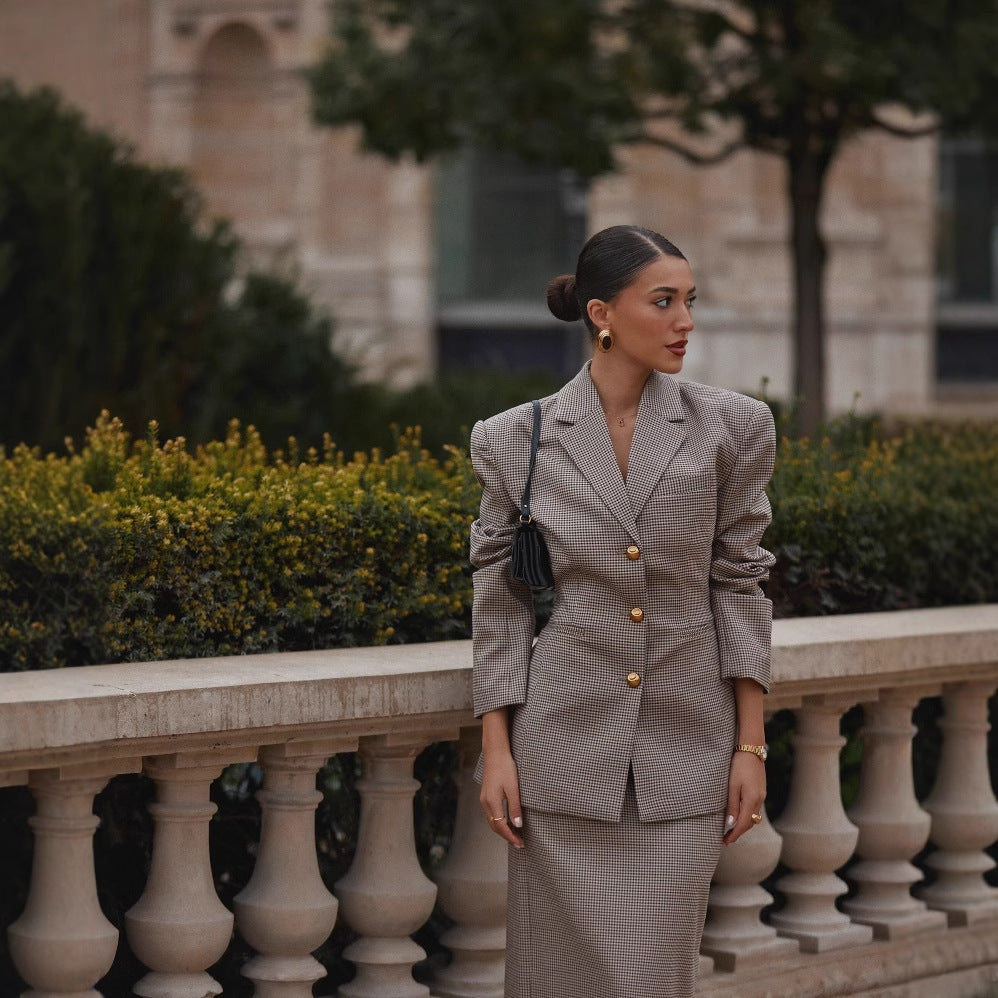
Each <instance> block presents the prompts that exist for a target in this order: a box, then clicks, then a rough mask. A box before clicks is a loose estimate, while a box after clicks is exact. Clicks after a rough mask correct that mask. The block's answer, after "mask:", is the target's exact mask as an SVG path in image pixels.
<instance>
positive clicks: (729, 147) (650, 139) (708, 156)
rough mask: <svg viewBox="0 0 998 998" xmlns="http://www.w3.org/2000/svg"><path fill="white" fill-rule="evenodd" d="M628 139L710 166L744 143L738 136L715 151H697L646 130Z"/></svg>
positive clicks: (725, 157)
mask: <svg viewBox="0 0 998 998" xmlns="http://www.w3.org/2000/svg"><path fill="white" fill-rule="evenodd" d="M628 141H629V142H631V143H636V144H637V143H643V144H647V145H653V146H658V147H659V148H660V149H667V150H669V152H674V153H676V154H677V155H679V156H682V157H683V159H685V160H686V161H687V162H689V163H695V164H696V165H697V166H712V165H714V164H715V163H720V162H721V161H722V160H725V159H727V158H728V157H729V156H730V155H731V154H732V153H733V152H737V150H739V149H741V148H743V147H744V145H745V141H744V139H741V138H739V139H734V140H733V141H731V142H728V143H726V144H725V145H723V146H721V148H720V149H718V150H717V151H716V152H712V153H703V152H698V151H697V150H696V149H691V148H690V147H689V146H687V145H684V144H683V143H682V142H677V141H676V140H675V139H667V138H665V137H664V136H662V135H649V134H648V133H647V132H641V133H639V134H638V135H636V136H635V137H634V138H632V139H629V140H628Z"/></svg>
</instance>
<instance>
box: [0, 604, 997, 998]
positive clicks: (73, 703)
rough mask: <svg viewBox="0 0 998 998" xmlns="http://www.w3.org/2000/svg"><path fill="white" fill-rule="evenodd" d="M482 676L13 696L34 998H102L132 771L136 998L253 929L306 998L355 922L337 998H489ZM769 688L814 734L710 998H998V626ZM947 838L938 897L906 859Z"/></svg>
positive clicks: (493, 955) (272, 990)
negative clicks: (927, 702) (232, 773)
mask: <svg viewBox="0 0 998 998" xmlns="http://www.w3.org/2000/svg"><path fill="white" fill-rule="evenodd" d="M469 662H470V647H469V645H468V643H467V642H463V641H461V642H449V643H443V644H426V645H407V646H397V647H390V648H362V649H350V650H340V651H322V652H306V653H296V654H286V655H280V654H278V655H261V656H252V657H244V658H228V659H199V660H195V661H176V662H156V663H146V664H134V665H120V666H99V667H92V668H82V669H72V670H64V671H53V672H41V673H28V674H6V675H2V676H0V785H7V786H9V785H17V784H27V785H28V786H29V787H30V788H31V790H32V793H33V795H34V798H35V801H36V805H37V810H36V814H35V816H34V817H33V818H31V819H30V823H31V827H32V830H33V833H34V839H35V850H34V861H33V870H32V875H31V883H30V891H29V894H28V900H27V904H26V906H25V908H24V911H23V913H22V914H21V915H20V917H19V918H17V919H16V921H14V922H13V924H11V925H9V926H5V927H4V928H5V929H6V932H7V935H8V941H9V946H10V952H11V956H12V959H13V960H14V963H15V965H16V967H17V969H18V972H19V973H20V975H21V976H22V977H23V979H24V980H25V981H26V982H27V984H28V985H29V990H28V991H26V992H25V994H28V995H32V996H37V998H56V996H64V998H93V996H96V995H97V994H98V992H97V991H95V990H93V989H94V987H95V985H96V983H97V982H98V981H99V980H100V979H101V977H102V976H103V975H105V974H106V973H107V971H108V969H109V968H110V967H111V965H112V962H113V960H114V958H115V951H116V948H117V945H118V932H117V930H116V929H115V928H114V926H113V925H111V924H110V922H109V921H108V920H107V919H106V917H105V916H104V914H103V913H102V911H101V908H100V906H99V904H98V894H97V883H96V879H95V873H94V861H93V845H92V838H93V832H94V829H95V827H96V825H97V819H96V818H95V816H94V814H93V800H94V796H95V794H97V793H98V792H99V791H100V790H101V788H102V787H103V786H104V785H105V783H106V782H107V781H108V779H109V778H110V777H112V776H114V775H116V774H121V773H129V772H136V771H139V770H140V769H141V770H144V771H145V772H146V773H147V774H148V775H149V776H150V777H151V779H152V780H153V782H154V784H155V787H156V800H155V802H154V803H153V804H151V805H150V810H151V812H152V817H153V820H154V823H155V831H154V839H153V852H152V862H151V868H150V871H149V876H148V880H147V883H146V887H145V892H144V894H143V895H142V896H141V898H140V899H139V901H138V902H137V903H136V904H135V905H134V907H132V909H131V910H130V911H129V912H128V913H127V915H126V916H125V920H124V923H125V924H124V930H125V932H126V933H127V936H128V941H129V943H130V945H131V948H132V951H133V952H134V953H135V955H136V956H137V957H138V959H139V960H141V961H142V963H143V964H144V965H145V966H146V967H147V968H148V972H147V973H146V974H145V976H142V977H141V979H139V980H137V981H136V982H135V985H134V992H135V994H138V995H146V996H151V998H203V996H208V995H213V994H217V993H219V991H220V988H219V986H218V985H217V984H216V983H215V981H214V980H213V979H212V978H211V976H210V975H209V974H208V972H207V968H209V967H210V966H211V965H212V964H213V963H214V962H215V961H216V960H218V959H219V957H220V956H221V955H222V953H223V952H224V951H225V950H226V947H227V946H228V945H229V943H230V939H231V936H232V931H233V926H234V927H235V929H236V930H237V931H238V932H239V933H240V935H241V936H242V938H243V940H244V941H245V943H247V944H248V945H249V946H250V947H252V949H253V950H254V952H255V955H254V956H253V957H252V958H251V959H250V960H249V961H248V962H247V963H246V965H245V967H244V968H243V973H244V974H245V975H246V977H248V978H249V979H250V980H251V981H252V982H253V983H254V987H255V992H254V993H255V995H256V996H257V998H306V996H310V995H312V993H313V985H314V983H315V982H316V981H318V980H319V979H320V978H322V977H323V976H324V974H325V970H324V968H323V967H322V966H321V965H320V964H319V963H318V961H317V960H315V959H314V957H313V956H312V955H311V954H312V952H313V951H314V950H315V949H317V948H318V947H319V946H320V945H321V944H322V943H323V941H324V940H325V939H326V937H327V936H328V934H329V933H330V931H331V930H332V928H333V925H334V923H335V921H336V919H337V918H342V919H344V920H345V922H346V923H347V924H348V925H349V926H350V928H351V929H352V930H353V931H354V932H355V933H356V935H357V938H356V939H355V941H354V942H352V943H351V944H350V945H349V946H348V948H347V949H346V951H345V954H344V955H345V957H346V958H347V959H348V960H350V961H352V962H353V964H354V965H355V966H356V970H357V972H356V976H355V977H354V978H353V980H352V981H350V982H349V983H348V984H345V985H343V986H341V987H340V988H339V991H338V992H337V994H338V995H339V996H342V998H414V996H418V995H429V994H432V995H435V996H438V998H498V996H500V995H501V994H502V979H503V960H504V936H505V933H504V903H505V854H504V851H503V850H504V848H505V847H504V846H503V844H502V843H501V842H500V840H499V839H498V838H497V837H496V836H494V835H492V834H491V832H489V829H488V825H487V824H486V822H485V821H484V820H483V819H482V815H481V811H480V808H479V805H478V800H477V787H476V786H475V785H474V783H473V782H472V780H471V775H470V774H471V768H472V765H473V762H474V760H475V757H476V755H477V742H478V732H477V730H476V727H475V724H474V722H473V720H472V718H471V714H470V707H469V703H470V700H469ZM773 671H774V688H773V692H772V693H771V694H770V696H769V699H768V708H769V709H770V710H771V711H774V712H775V711H777V710H782V709H790V710H792V711H794V713H795V715H796V726H795V731H796V733H795V735H794V743H793V745H794V748H793V754H794V765H793V771H792V776H791V782H790V788H789V796H788V799H787V803H786V806H785V807H784V809H783V811H782V813H781V814H780V816H779V818H778V819H777V820H776V821H775V822H774V823H773V824H772V825H771V824H770V823H769V822H768V820H766V821H764V822H763V824H762V825H760V826H759V827H758V828H757V829H755V830H754V831H752V832H751V833H750V834H748V835H746V836H745V837H744V838H743V839H742V840H741V841H740V842H739V843H737V844H736V845H735V846H732V847H731V848H729V849H726V850H724V852H723V855H722V858H721V862H720V865H719V866H718V870H717V875H716V878H715V884H714V887H713V889H712V894H711V906H710V912H709V916H708V922H707V927H706V931H705V933H704V942H703V956H702V964H703V979H702V983H701V993H702V994H703V995H711V996H729V995H730V996H732V998H734V996H735V995H737V996H738V998H753V996H755V998H762V996H766V995H768V996H775V995H779V996H793V998H806V996H819V995H821V996H831V995H864V996H870V998H872V996H874V995H877V996H881V998H888V996H890V998H900V996H902V995H903V996H905V998H919V996H920V998H929V996H933V998H934V996H936V995H939V994H944V993H945V994H947V995H948V996H971V995H994V994H998V984H996V983H995V982H998V890H996V889H995V888H992V887H990V886H989V885H988V884H987V882H986V880H985V878H984V874H985V873H986V872H987V871H988V870H990V869H991V867H992V866H993V863H992V861H991V859H990V858H989V857H988V855H987V853H986V851H985V850H986V849H988V848H989V847H990V846H991V845H992V844H993V843H994V841H995V840H996V839H998V803H996V801H995V798H994V795H993V792H992V786H991V781H990V778H989V772H988V755H987V732H988V700H989V698H990V696H991V694H992V693H993V692H994V691H995V689H996V688H998V606H994V605H992V606H981V607H961V608H949V609H939V610H919V611H901V612H896V613H889V614H888V613H885V614H858V615H854V616H846V617H829V618H818V619H816V618H809V619H798V620H784V621H779V622H777V624H776V627H775V635H774V654H773ZM938 695H941V697H942V702H943V716H942V719H941V721H940V723H939V727H940V729H941V750H940V761H939V767H938V772H937V774H936V778H935V786H934V789H933V790H932V792H931V794H930V795H929V796H928V797H927V799H926V800H924V801H922V802H921V803H919V801H917V800H916V798H915V793H914V789H913V781H912V766H911V745H912V736H913V734H914V732H915V728H914V726H913V724H912V712H913V709H914V708H915V706H916V705H917V704H918V703H919V701H920V700H921V699H922V698H925V697H933V696H938ZM855 704H862V705H863V708H864V717H865V726H864V728H863V746H864V752H863V762H862V770H861V776H860V790H859V794H858V796H857V798H856V800H855V803H854V804H853V806H852V807H851V809H850V810H849V812H848V813H846V812H845V811H844V810H843V806H842V799H841V794H840V786H839V758H838V757H839V749H840V747H841V746H842V744H843V739H842V738H841V737H840V735H839V722H840V718H841V716H842V714H843V713H844V712H845V711H846V710H847V709H849V708H850V707H852V706H853V705H855ZM441 740H456V741H458V743H459V746H460V755H461V759H462V762H463V768H462V771H461V775H460V783H461V786H460V796H459V805H458V813H457V818H456V824H455V830H454V837H453V841H452V845H451V849H450V852H449V854H448V855H447V857H446V859H445V860H444V862H443V863H442V864H441V865H440V866H439V868H438V869H437V871H436V873H435V877H434V879H435V882H431V881H430V880H428V879H427V878H426V877H425V876H424V874H423V872H422V870H421V868H420V865H419V863H418V861H417V857H416V850H415V844H414V835H413V812H412V798H413V794H414V792H415V790H416V787H417V784H416V781H415V780H414V779H413V775H412V773H413V768H412V767H413V760H414V758H415V756H416V754H417V753H418V752H419V751H420V750H421V749H422V748H423V747H424V746H426V745H427V744H429V743H430V742H433V741H441ZM694 748H695V747H694ZM355 749H356V750H359V752H360V755H361V758H362V766H363V779H362V780H361V781H360V784H359V788H360V796H361V815H360V828H359V835H358V843H357V850H356V854H355V857H354V860H353V865H352V867H351V868H350V870H349V872H348V873H347V874H346V875H345V876H344V877H343V878H342V879H341V880H340V881H339V882H338V883H337V884H336V885H335V888H334V893H330V892H329V891H328V890H327V889H326V887H325V886H324V885H323V882H322V879H321V877H320V875H319V868H318V863H317V859H316V848H315V840H314V835H315V832H314V812H315V808H316V805H317V802H318V800H319V796H320V795H319V794H318V792H317V791H316V790H315V775H316V772H317V771H318V769H319V768H320V767H321V766H322V764H323V762H324V761H325V760H326V759H327V758H328V757H330V756H331V755H332V754H334V753H337V752H342V751H348V750H355ZM247 760H258V761H259V763H260V766H261V768H262V771H263V774H264V775H263V789H262V791H261V792H260V794H259V800H260V805H261V813H262V826H261V833H260V845H259V851H258V854H257V858H256V864H255V868H254V872H253V875H252V877H251V879H250V880H249V882H248V883H247V885H246V886H245V888H244V889H243V890H242V891H241V892H240V893H239V894H238V895H237V896H236V899H235V903H234V905H233V907H234V911H229V910H228V909H227V908H226V907H224V906H223V905H222V904H221V902H220V901H219V899H218V897H217V895H216V893H215V890H214V886H213V880H212V874H211V869H210V863H209V853H208V825H209V820H210V818H211V815H212V813H213V811H214V806H213V805H212V804H211V803H210V786H211V783H212V781H213V780H214V779H216V778H217V777H218V775H219V773H220V772H221V770H222V769H223V767H224V766H226V765H228V764H230V763H233V762H239V761H247ZM928 841H931V843H932V845H933V849H932V851H930V852H928V853H927V859H926V860H925V861H924V865H925V866H926V867H927V868H928V870H929V872H930V874H931V883H929V885H928V886H924V887H922V886H920V882H921V881H922V879H923V874H922V872H921V871H920V870H919V868H918V867H916V866H915V865H914V862H913V861H914V860H915V859H916V858H918V857H921V856H922V855H923V854H925V853H924V849H925V846H926V843H927V842H928ZM778 864H782V873H781V875H780V876H779V877H778V879H777V881H776V890H777V892H778V894H779V895H780V896H781V898H782V901H783V904H782V907H780V908H779V909H778V910H775V911H774V912H773V913H772V914H770V915H768V916H767V917H766V918H763V917H761V912H762V911H763V909H764V908H767V907H768V906H769V904H770V902H771V896H770V894H769V893H767V891H766V890H765V889H764V888H763V887H762V886H761V883H762V882H763V881H764V880H765V881H767V882H768V878H769V877H770V876H771V875H772V874H773V872H774V871H775V870H776V869H777V866H778ZM847 864H848V866H847ZM843 867H847V869H846V870H845V873H844V877H845V879H843V877H842V875H840V874H842V870H843ZM850 888H851V889H850ZM847 892H848V894H849V896H848V897H845V898H844V900H843V899H842V898H843V896H844V895H846V894H847ZM334 895H335V896H334ZM435 904H439V905H440V907H441V909H442V910H443V912H444V913H445V914H446V915H447V916H448V917H449V919H450V920H451V922H452V923H453V925H452V927H451V928H450V929H449V930H448V931H447V932H446V933H445V935H444V937H443V940H442V941H443V943H444V945H446V946H447V947H448V948H449V950H450V952H451V954H452V957H453V959H452V961H451V963H450V964H449V965H448V966H446V967H445V968H443V969H442V970H440V971H439V972H438V973H437V975H436V978H435V980H434V981H433V983H432V985H431V987H430V988H427V987H426V986H424V985H422V984H419V983H417V982H416V981H415V980H414V979H413V976H412V967H413V965H414V964H415V963H416V962H417V961H419V960H420V959H421V958H422V956H423V951H422V950H421V949H420V947H419V946H417V945H416V943H415V942H413V941H412V939H411V938H410V935H411V934H412V933H413V932H415V931H416V930H417V929H418V928H419V927H420V926H421V925H422V924H423V923H424V922H425V921H426V920H427V919H428V918H429V916H430V914H431V912H432V910H433V907H434V905H435ZM320 993H322V991H321V987H320ZM107 998H118V996H107ZM580 998H585V996H580Z"/></svg>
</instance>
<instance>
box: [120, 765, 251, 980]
mask: <svg viewBox="0 0 998 998" xmlns="http://www.w3.org/2000/svg"><path fill="white" fill-rule="evenodd" d="M253 756H254V757H255V753H253ZM228 761H233V760H232V759H231V753H230V756H229V758H228V759H226V758H224V757H222V756H220V755H218V754H217V753H215V754H213V753H203V754H186V753H185V754H178V755H163V756H154V757H151V758H149V759H147V760H146V773H147V774H148V775H149V776H150V777H151V778H152V779H153V781H154V782H155V784H156V801H155V802H154V803H152V804H150V805H149V811H150V813H151V814H152V816H153V820H154V821H155V826H156V827H155V832H154V836H153V851H152V864H151V866H150V869H149V879H148V881H147V883H146V889H145V891H144V892H143V894H142V897H140V898H139V900H138V901H137V902H136V904H135V905H134V906H133V907H132V908H131V909H130V910H129V911H128V913H127V914H126V915H125V931H126V933H127V934H128V942H129V944H130V945H131V947H132V950H133V952H134V953H135V955H136V956H137V957H138V958H139V959H140V960H141V961H142V962H143V963H144V964H145V965H146V966H147V967H148V968H149V969H150V973H148V974H146V976H145V977H143V978H142V980H140V981H139V982H138V984H136V985H135V988H134V993H135V994H137V995H142V996H145V998H206V996H208V995H217V994H221V991H222V988H221V986H220V985H219V984H218V982H217V981H215V979H214V978H213V977H211V976H210V975H209V974H208V973H206V969H207V968H208V967H210V966H211V965H212V964H213V963H215V962H216V961H217V960H218V959H219V958H220V957H221V956H222V954H223V953H224V952H225V950H226V948H227V947H228V945H229V940H230V939H231V937H232V913H231V912H230V911H229V910H228V908H226V907H225V906H224V905H223V904H222V902H221V901H219V899H218V895H217V894H216V893H215V881H214V878H213V877H212V874H211V861H210V859H209V853H208V824H209V822H210V821H211V816H212V815H213V814H214V813H215V810H216V808H215V805H214V804H212V803H211V800H210V793H211V783H212V781H213V780H214V779H216V778H217V777H218V775H219V774H220V773H221V771H222V769H223V768H224V766H225V764H226V762H228Z"/></svg>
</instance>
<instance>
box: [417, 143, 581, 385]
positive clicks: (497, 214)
mask: <svg viewBox="0 0 998 998" xmlns="http://www.w3.org/2000/svg"><path fill="white" fill-rule="evenodd" d="M585 205H586V190H585V187H584V185H583V184H582V183H580V182H579V181H578V179H577V178H576V177H575V176H574V175H573V174H572V173H571V172H570V171H567V170H559V169H555V168H550V167H537V166H531V165H528V164H525V163H523V162H522V161H520V160H518V159H517V158H516V157H514V156H511V155H506V154H494V153H486V152H483V151H481V150H477V149H468V150H465V151H464V152H462V153H461V154H459V155H457V156H455V157H453V158H451V159H449V160H447V161H445V162H444V163H442V164H441V166H440V168H439V172H438V177H437V194H436V243H437V299H438V350H439V362H440V366H441V367H442V368H448V367H449V368H454V367H461V368H468V367H475V368H481V367H495V368H506V369H510V370H547V371H552V372H555V373H558V374H569V373H574V371H575V370H576V369H577V368H578V366H579V365H580V364H581V362H582V358H583V355H584V347H585V339H586V338H585V335H584V334H583V332H582V330H581V324H579V325H578V326H577V325H575V324H572V325H571V326H567V325H566V324H565V323H563V322H558V321H557V320H556V319H554V318H553V317H552V316H551V314H550V313H549V312H548V311H547V308H546V306H545V303H544V291H545V288H546V287H547V282H548V281H549V280H550V279H551V278H552V277H554V276H555V275H556V274H562V273H568V272H570V271H574V269H575V258H576V256H577V255H578V252H579V249H580V248H581V246H582V243H583V242H584V240H585V231H586V218H585Z"/></svg>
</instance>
